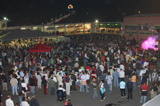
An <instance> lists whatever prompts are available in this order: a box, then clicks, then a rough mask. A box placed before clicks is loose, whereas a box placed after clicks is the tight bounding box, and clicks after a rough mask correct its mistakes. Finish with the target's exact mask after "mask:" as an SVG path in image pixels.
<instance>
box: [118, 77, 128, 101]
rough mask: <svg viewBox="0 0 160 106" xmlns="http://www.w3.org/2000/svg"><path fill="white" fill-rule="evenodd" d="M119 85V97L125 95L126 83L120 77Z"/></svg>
mask: <svg viewBox="0 0 160 106" xmlns="http://www.w3.org/2000/svg"><path fill="white" fill-rule="evenodd" d="M119 86H120V91H121V97H122V98H123V96H124V97H126V91H125V86H126V83H125V82H124V79H121V82H120V84H119Z"/></svg>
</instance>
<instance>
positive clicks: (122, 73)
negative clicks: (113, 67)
mask: <svg viewBox="0 0 160 106" xmlns="http://www.w3.org/2000/svg"><path fill="white" fill-rule="evenodd" d="M119 78H120V81H121V80H122V79H124V78H125V73H124V71H123V70H122V69H120V72H119Z"/></svg>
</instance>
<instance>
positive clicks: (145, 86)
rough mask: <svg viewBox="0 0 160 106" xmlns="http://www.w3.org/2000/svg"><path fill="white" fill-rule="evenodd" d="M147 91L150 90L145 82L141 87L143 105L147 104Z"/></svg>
mask: <svg viewBox="0 0 160 106" xmlns="http://www.w3.org/2000/svg"><path fill="white" fill-rule="evenodd" d="M147 90H148V85H147V84H146V82H144V83H143V84H142V85H141V100H140V103H142V101H143V104H144V103H146V98H147Z"/></svg>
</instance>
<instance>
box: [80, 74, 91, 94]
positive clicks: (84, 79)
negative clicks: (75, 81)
mask: <svg viewBox="0 0 160 106" xmlns="http://www.w3.org/2000/svg"><path fill="white" fill-rule="evenodd" d="M86 80H87V78H86V75H85V74H84V72H82V75H81V81H82V90H83V92H84V86H85V87H86V92H89V91H88V86H87V83H86Z"/></svg>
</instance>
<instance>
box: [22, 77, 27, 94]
mask: <svg viewBox="0 0 160 106" xmlns="http://www.w3.org/2000/svg"><path fill="white" fill-rule="evenodd" d="M21 86H22V92H23V93H24V94H25V95H26V91H27V89H28V88H27V84H26V83H25V82H24V79H22V83H21Z"/></svg>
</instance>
